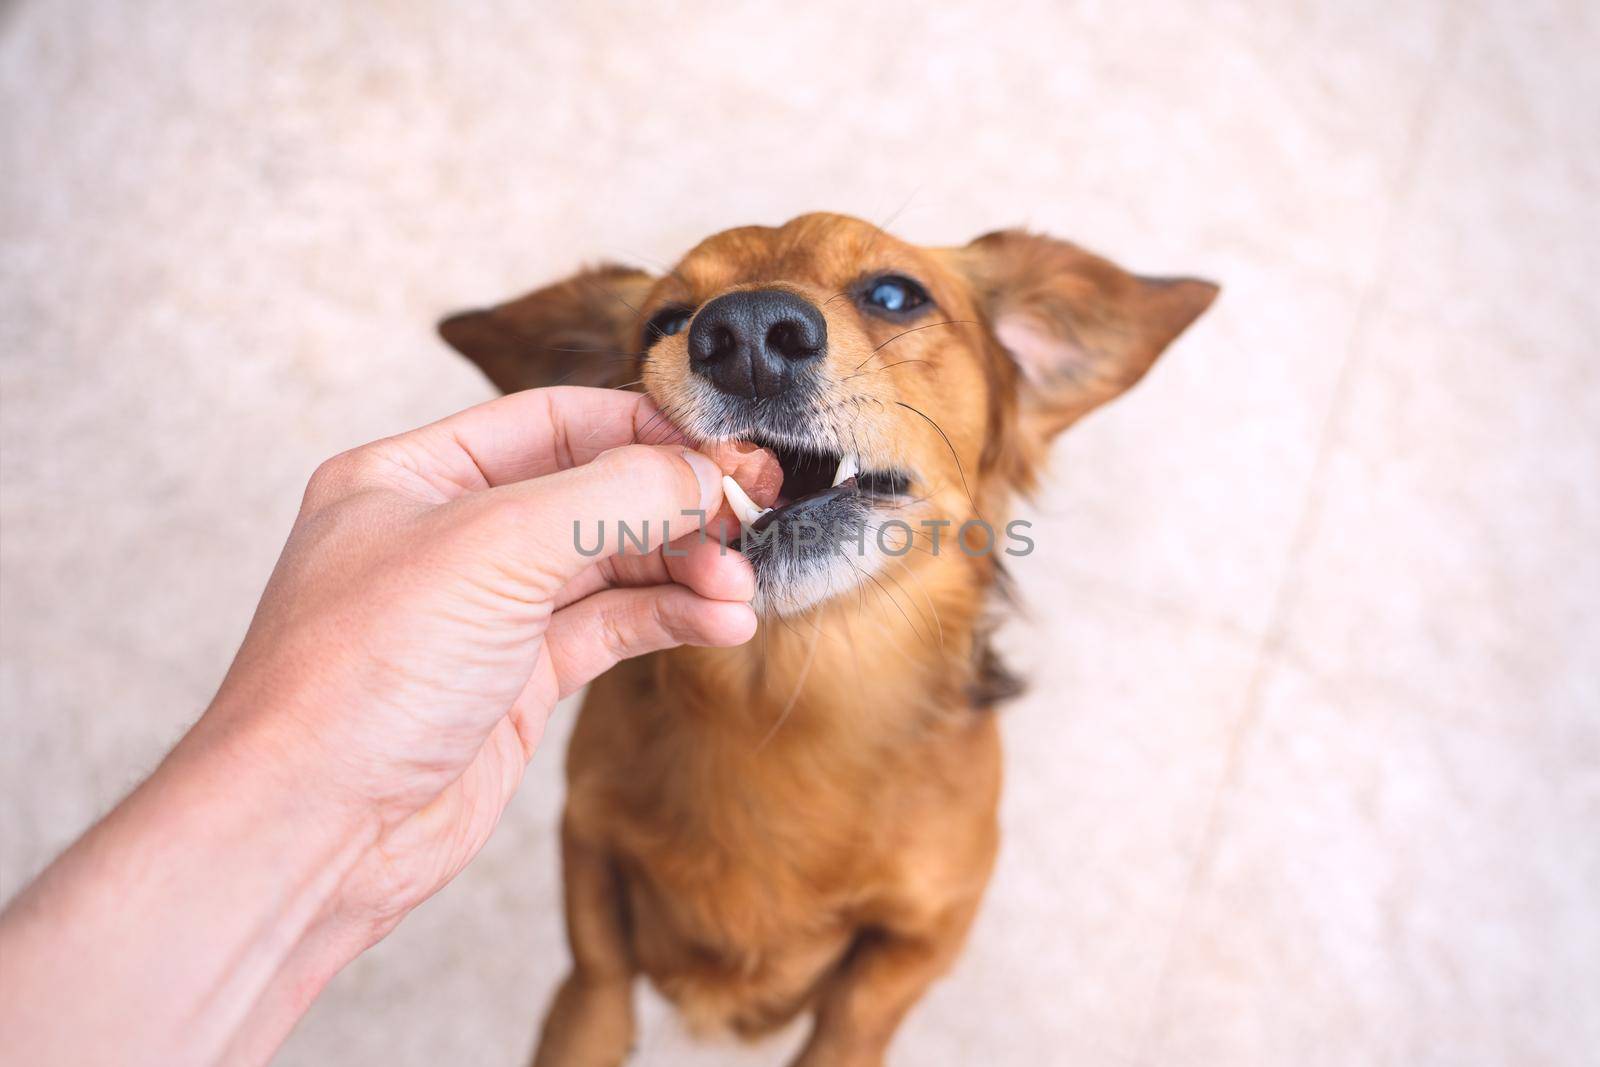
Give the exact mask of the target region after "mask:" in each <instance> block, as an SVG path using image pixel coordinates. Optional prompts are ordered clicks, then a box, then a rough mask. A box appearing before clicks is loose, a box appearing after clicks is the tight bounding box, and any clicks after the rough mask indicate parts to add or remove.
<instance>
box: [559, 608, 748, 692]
mask: <svg viewBox="0 0 1600 1067" xmlns="http://www.w3.org/2000/svg"><path fill="white" fill-rule="evenodd" d="M755 632H756V616H755V612H754V611H752V610H751V609H750V605H748V604H741V603H732V602H729V601H726V600H707V599H705V598H704V597H701V596H697V595H695V594H694V593H692V592H690V591H689V590H688V589H685V588H683V587H682V586H679V585H660V586H652V587H650V588H646V589H607V590H605V591H604V592H600V593H596V594H595V595H594V596H591V597H586V598H584V599H583V600H580V601H578V602H577V603H575V604H572V605H569V606H568V607H565V608H563V609H561V610H560V611H558V612H556V613H555V614H554V615H553V616H551V618H550V628H549V629H548V630H547V631H546V632H545V647H546V648H548V649H549V651H550V662H551V663H552V665H554V667H555V671H556V679H557V681H558V683H559V685H560V687H561V695H562V696H566V695H567V694H569V693H571V692H573V691H574V690H576V689H578V688H579V687H581V686H584V685H587V684H588V683H589V682H591V681H593V680H594V679H595V678H596V677H598V676H599V675H600V674H602V673H604V672H605V671H608V670H610V669H611V668H612V667H614V666H616V664H617V663H619V662H621V661H622V660H624V659H629V658H631V657H633V656H641V655H643V654H645V653H646V652H657V651H660V650H661V649H664V648H675V647H677V646H678V645H706V646H713V647H725V646H731V645H742V644H744V643H745V642H746V641H748V640H750V638H751V637H752V636H754V635H755Z"/></svg>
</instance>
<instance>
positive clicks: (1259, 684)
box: [1139, 18, 1466, 1063]
mask: <svg viewBox="0 0 1600 1067" xmlns="http://www.w3.org/2000/svg"><path fill="white" fill-rule="evenodd" d="M1465 36H1466V34H1465V26H1464V25H1463V20H1462V19H1460V18H1457V19H1452V20H1451V23H1450V24H1449V25H1448V26H1447V28H1446V31H1445V40H1444V41H1443V43H1442V44H1441V46H1440V53H1439V54H1440V56H1441V60H1442V61H1441V63H1440V67H1439V71H1438V73H1437V74H1436V75H1435V76H1434V78H1433V79H1432V81H1431V82H1430V83H1429V84H1428V86H1427V87H1426V88H1425V89H1424V90H1423V94H1422V99H1421V100H1420V101H1419V102H1418V104H1417V109H1416V113H1415V114H1414V115H1413V116H1412V119H1411V129H1410V131H1409V133H1408V136H1407V140H1406V145H1405V149H1404V153H1403V155H1402V157H1401V166H1400V170H1399V173H1398V174H1397V175H1396V178H1395V182H1394V187H1393V197H1392V199H1391V200H1390V207H1389V210H1388V212H1387V217H1386V218H1385V219H1384V222H1383V227H1382V230H1381V234H1382V236H1381V239H1380V240H1379V243H1378V248H1379V252H1378V256H1377V264H1376V266H1375V269H1374V270H1373V273H1372V277H1371V278H1370V279H1369V280H1368V282H1367V284H1366V285H1365V286H1363V287H1362V289H1361V295H1360V297H1359V299H1358V302H1357V305H1356V309H1355V313H1354V315H1353V317H1352V323H1351V327H1350V333H1349V336H1348V337H1347V338H1346V341H1345V346H1344V356H1343V358H1342V359H1341V360H1340V366H1339V372H1338V375H1337V377H1336V378H1335V380H1334V386H1333V395H1332V397H1331V398H1330V399H1329V402H1328V407H1327V410H1326V413H1325V415H1324V417H1323V423H1322V428H1321V430H1320V431H1319V432H1318V435H1317V444H1316V452H1315V458H1314V459H1313V461H1312V467H1311V472H1310V474H1309V475H1308V477H1307V485H1308V489H1307V493H1306V501H1305V504H1304V505H1303V506H1302V508H1301V511H1300V517H1299V518H1298V519H1297V520H1296V522H1295V526H1294V530H1293V533H1292V534H1291V535H1290V539H1289V546H1288V548H1287V550H1286V552H1285V554H1284V559H1283V570H1282V577H1281V579H1280V580H1279V583H1278V590H1277V593H1276V594H1275V595H1274V597H1273V600H1272V606H1271V609H1270V611H1269V613H1268V616H1267V625H1266V627H1265V629H1264V630H1263V632H1262V635H1261V641H1260V646H1259V650H1258V653H1257V658H1256V665H1255V668H1254V669H1253V670H1252V671H1251V674H1250V681H1249V684H1248V685H1247V686H1246V689H1245V696H1244V707H1243V710H1242V711H1241V713H1240V715H1239V719H1238V722H1237V723H1236V725H1235V726H1234V729H1233V731H1232V735H1231V737H1230V739H1229V742H1228V747H1227V751H1226V754H1225V756H1224V759H1223V767H1222V774H1221V776H1220V777H1219V778H1218V780H1217V785H1216V788H1215V789H1214V790H1213V791H1212V795H1211V799H1210V802H1209V803H1208V804H1207V805H1206V815H1205V821H1204V822H1203V823H1202V824H1201V834H1200V841H1199V845H1198V847H1197V848H1196V851H1195V858H1194V861H1193V864H1192V866H1191V867H1190V871H1189V879H1188V882H1187V884H1186V886H1185V888H1184V893H1183V897H1182V900H1181V902H1180V904H1179V908H1178V914H1177V916H1176V918H1175V919H1174V920H1173V924H1172V928H1171V933H1170V935H1169V936H1168V938H1167V947H1166V950H1165V952H1164V953H1163V955H1162V958H1161V966H1160V969H1159V970H1158V972H1157V978H1156V986H1155V990H1154V992H1153V993H1152V994H1151V998H1150V1004H1149V1011H1148V1014H1147V1016H1146V1020H1145V1026H1144V1047H1143V1048H1142V1049H1141V1055H1140V1057H1139V1059H1140V1062H1141V1063H1154V1062H1156V1060H1155V1059H1154V1057H1155V1056H1156V1055H1157V1051H1158V1050H1157V1049H1156V1048H1155V1047H1154V1046H1155V1042H1156V1040H1157V1037H1158V1035H1159V1025H1160V1016H1161V1008H1162V1005H1163V1003H1164V1002H1165V1000H1166V996H1167V990H1168V986H1169V985H1170V982H1171V979H1172V971H1173V962H1174V959H1175V957H1176V955H1177V947H1178V941H1179V938H1180V937H1181V936H1182V935H1183V932H1184V931H1185V930H1186V929H1187V928H1188V925H1189V921H1190V918H1191V916H1192V914H1193V911H1194V907H1195V903H1196V901H1197V900H1198V899H1199V896H1200V894H1201V892H1202V890H1203V889H1204V888H1205V886H1206V884H1207V883H1208V882H1209V881H1210V877H1211V872H1212V866H1213V860H1214V858H1215V855H1216V851H1217V845H1218V841H1219V838H1220V836H1221V830H1222V822H1223V810H1222V809H1223V803H1224V801H1225V800H1226V799H1227V797H1228V796H1229V795H1230V794H1232V793H1233V792H1234V790H1235V789H1236V787H1237V785H1238V782H1239V778H1240V774H1241V772H1242V771H1243V767H1244V761H1245V743H1246V741H1247V740H1248V739H1249V738H1250V737H1251V736H1252V735H1253V734H1254V733H1255V729H1256V727H1257V725H1258V724H1259V723H1260V720H1261V713H1262V707H1261V705H1262V701H1263V696H1264V693H1265V691H1266V685H1267V682H1268V681H1269V680H1270V679H1271V677H1272V675H1273V672H1274V670H1273V669H1274V668H1275V667H1276V666H1277V665H1278V664H1279V662H1280V659H1281V653H1282V650H1283V649H1284V647H1285V645H1286V635H1287V632H1288V626H1289V620H1290V618H1291V617H1292V615H1293V611H1294V607H1295V604H1296V600H1297V595H1298V593H1299V592H1300V588H1301V586H1300V582H1299V580H1298V579H1299V573H1300V570H1301V566H1302V564H1303V562H1304V558H1305V555H1306V552H1307V550H1308V548H1309V547H1310V543H1311V538H1312V534H1313V532H1314V531H1315V530H1316V529H1317V527H1318V520H1319V519H1320V517H1321V514H1322V504H1323V496H1324V492H1325V489H1326V487H1325V485H1324V481H1325V478H1326V475H1327V468H1328V466H1329V463H1330V462H1331V460H1332V456H1333V452H1334V449H1335V447H1336V446H1337V445H1338V444H1339V442H1340V440H1341V439H1342V433H1341V431H1342V429H1343V423H1344V417H1345V416H1346V414H1347V412H1348V410H1349V407H1350V398H1351V395H1352V392H1353V390H1354V387H1355V384H1356V382H1357V380H1358V379H1359V378H1360V376H1361V372H1362V371H1363V370H1364V369H1365V360H1364V359H1363V358H1362V357H1363V355H1364V353H1366V351H1367V349H1368V345H1367V341H1368V335H1369V333H1370V331H1371V327H1372V323H1373V321H1374V320H1375V319H1376V317H1377V315H1378V313H1379V312H1380V311H1382V310H1383V306H1384V303H1383V302H1384V293H1385V292H1386V291H1387V283H1388V281H1389V277H1390V274H1391V273H1392V269H1393V268H1392V263H1393V256H1394V248H1393V246H1394V243H1395V240H1396V234H1397V232H1398V231H1399V229H1400V227H1401V224H1402V221H1403V219H1404V217H1405V214H1406V209H1407V201H1408V200H1409V198H1410V195H1411V193H1412V191H1413V186H1414V185H1415V183H1416V180H1417V175H1418V171H1419V170H1420V169H1421V162H1422V152H1423V147H1424V143H1425V140H1426V137H1427V134H1428V133H1429V131H1430V130H1431V129H1432V128H1433V122H1434V119H1435V117H1436V114H1437V112H1438V110H1439V102H1440V99H1441V98H1442V97H1443V96H1444V94H1445V91H1446V89H1447V88H1448V87H1449V86H1450V84H1451V82H1452V81H1453V80H1454V77H1455V72H1456V68H1457V66H1458V62H1459V59H1460V56H1461V52H1462V47H1463V42H1464V39H1465Z"/></svg>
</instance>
